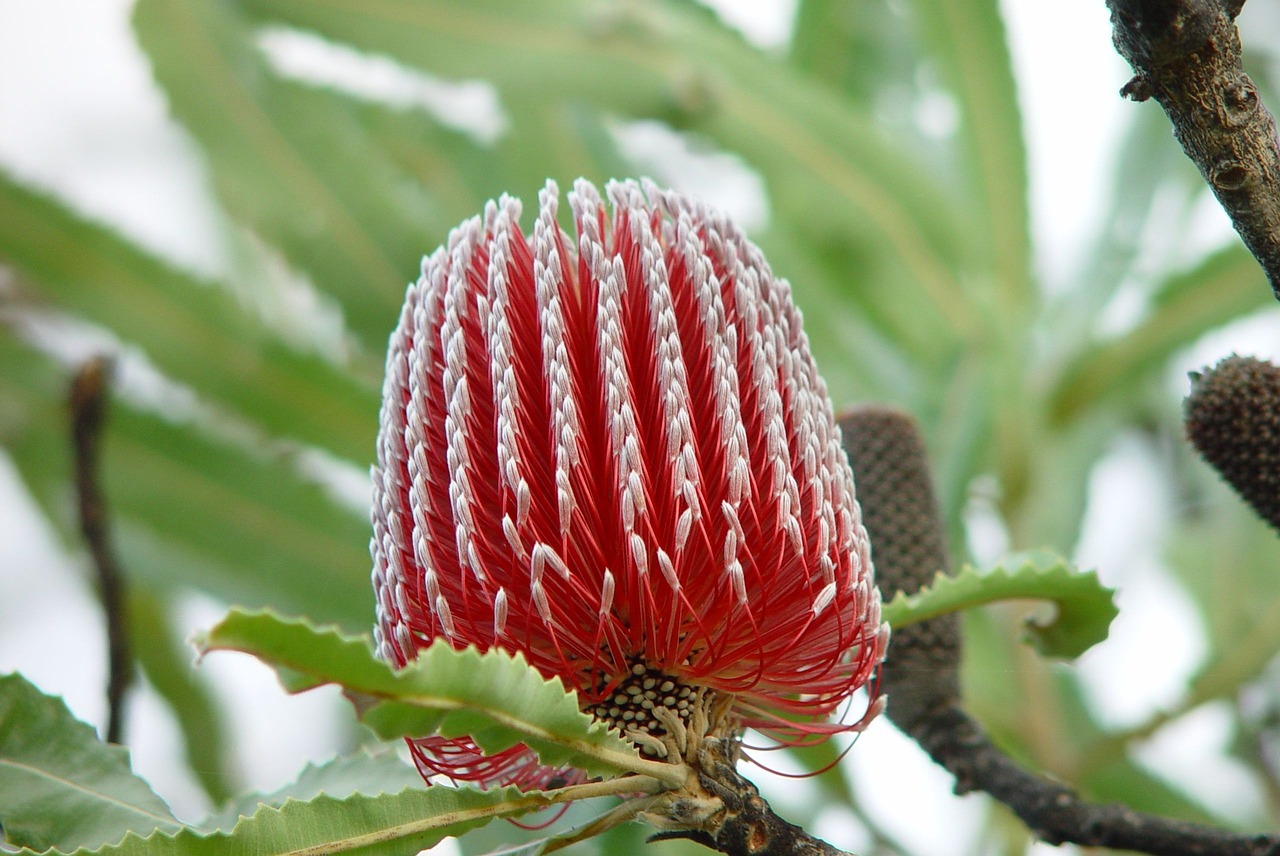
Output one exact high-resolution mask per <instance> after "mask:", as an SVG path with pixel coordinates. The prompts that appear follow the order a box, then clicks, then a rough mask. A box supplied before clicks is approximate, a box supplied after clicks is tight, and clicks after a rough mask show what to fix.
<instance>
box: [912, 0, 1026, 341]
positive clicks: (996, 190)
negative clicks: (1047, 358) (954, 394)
mask: <svg viewBox="0 0 1280 856" xmlns="http://www.w3.org/2000/svg"><path fill="white" fill-rule="evenodd" d="M999 6H1000V4H999V3H998V2H997V0H918V2H916V3H914V4H913V7H914V8H913V17H914V18H915V20H916V25H917V26H918V28H919V29H920V33H921V41H922V43H923V44H924V45H925V46H926V49H927V50H928V51H929V53H931V54H932V55H933V57H934V58H935V59H936V60H937V71H938V76H939V81H938V82H939V84H940V85H941V86H942V87H943V88H945V89H946V90H948V91H949V92H950V93H951V94H952V95H953V96H954V97H955V99H956V101H957V102H958V107H959V112H960V128H959V133H958V135H957V137H958V138H957V140H956V141H955V142H956V143H958V145H957V146H956V148H958V149H959V153H960V157H961V159H962V163H963V167H964V170H963V173H964V177H965V179H966V185H967V188H968V196H967V198H968V200H969V205H968V207H967V209H966V210H967V213H968V216H967V217H966V218H965V220H964V226H965V227H966V231H965V235H966V237H967V238H968V239H969V240H968V241H967V242H966V243H972V245H973V246H976V247H981V248H982V255H983V260H982V263H981V264H982V267H983V268H984V269H985V270H987V271H990V273H991V274H993V284H994V286H995V288H994V289H993V290H991V292H990V293H989V294H987V295H985V299H984V301H983V305H984V307H985V308H986V309H988V310H989V311H990V312H991V313H993V315H994V316H995V317H997V318H999V319H1000V326H1001V329H1003V330H1005V331H1008V330H1010V329H1018V326H1019V325H1022V324H1025V323H1026V321H1027V318H1028V316H1027V310H1028V309H1029V308H1030V307H1029V306H1028V301H1029V300H1030V299H1031V298H1033V297H1034V296H1035V292H1034V291H1033V289H1032V283H1031V278H1030V277H1031V264H1030V255H1031V233H1030V223H1031V218H1030V213H1029V210H1028V204H1029V200H1028V191H1027V152H1026V148H1025V146H1024V144H1023V139H1022V117H1021V114H1020V112H1019V109H1018V94H1017V89H1016V87H1015V85H1014V79H1013V64H1012V60H1011V58H1010V56H1009V49H1008V45H1007V40H1006V38H1005V31H1004V23H1003V21H1002V19H1001V16H1000V8H999Z"/></svg>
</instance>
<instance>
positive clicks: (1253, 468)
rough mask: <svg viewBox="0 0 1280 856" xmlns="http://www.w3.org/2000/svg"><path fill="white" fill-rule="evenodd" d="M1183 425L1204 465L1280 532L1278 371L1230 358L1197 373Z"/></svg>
mask: <svg viewBox="0 0 1280 856" xmlns="http://www.w3.org/2000/svg"><path fill="white" fill-rule="evenodd" d="M1183 419H1184V421H1185V423H1186V429H1187V437H1188V439H1190V440H1191V442H1192V444H1194V445H1195V447H1196V449H1197V450H1198V451H1199V452H1200V454H1201V455H1202V456H1203V457H1204V459H1205V460H1206V461H1208V462H1209V463H1210V464H1212V465H1213V467H1214V469H1216V470H1217V471H1218V472H1219V473H1221V474H1222V477H1223V478H1224V479H1226V480H1227V483H1228V484H1230V485H1231V486H1232V487H1234V488H1235V489H1236V491H1238V492H1239V494H1240V496H1242V497H1243V498H1244V500H1245V501H1246V502H1248V503H1249V505H1251V506H1253V509H1254V510H1255V511H1256V512H1257V513H1258V515H1259V516H1260V517H1262V519H1263V520H1265V521H1267V522H1268V523H1270V524H1271V525H1272V526H1273V527H1275V529H1276V530H1277V531H1280V367H1277V366H1275V365H1274V364H1272V363H1269V362H1267V361H1266V360H1259V359H1256V358H1254V357H1241V356H1237V355H1235V354H1232V355H1231V356H1229V357H1226V358H1224V359H1223V360H1222V361H1221V362H1219V363H1218V364H1217V365H1216V366H1214V367H1213V368H1211V369H1205V371H1204V372H1203V373H1200V372H1193V373H1192V375H1191V394H1190V395H1188V396H1187V400H1186V404H1185V406H1184V413H1183Z"/></svg>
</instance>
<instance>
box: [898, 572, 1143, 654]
mask: <svg viewBox="0 0 1280 856" xmlns="http://www.w3.org/2000/svg"><path fill="white" fill-rule="evenodd" d="M1114 594H1115V592H1114V591H1112V590H1111V589H1109V588H1106V587H1105V586H1103V585H1102V584H1101V583H1100V582H1099V581H1098V575H1097V574H1096V573H1094V572H1093V571H1087V572H1083V573H1082V572H1080V571H1077V570H1075V569H1074V568H1072V567H1071V566H1069V565H1068V564H1067V563H1066V562H1064V561H1062V560H1058V561H1057V562H1054V563H1052V564H1037V563H1033V562H1030V561H1028V562H1024V563H1023V564H1021V565H1018V566H1016V567H997V568H993V569H992V570H990V571H986V572H983V571H980V570H978V569H977V568H975V567H972V566H968V567H965V568H963V569H962V570H961V571H960V572H959V573H958V574H955V575H954V576H947V575H945V574H943V573H941V572H939V574H938V575H937V576H936V577H935V578H934V581H933V584H932V585H930V586H929V587H928V588H925V589H922V590H921V591H919V592H916V593H914V594H907V593H906V592H901V591H900V592H898V593H897V595H896V596H895V597H894V598H893V600H891V601H889V602H888V603H886V604H884V607H883V610H882V615H883V616H884V620H885V621H887V622H889V625H890V626H892V627H895V628H896V627H905V626H907V625H909V624H915V623H916V622H919V621H926V620H928V619H930V618H933V617H935V616H938V615H943V614H945V613H948V612H954V611H956V610H960V609H969V608H971V607H974V606H978V605H980V604H984V603H992V602H994V601H999V600H1014V599H1016V600H1024V599H1030V598H1034V599H1044V600H1051V601H1053V602H1054V604H1056V606H1057V615H1055V616H1054V617H1053V618H1052V619H1051V620H1049V621H1038V620H1036V619H1035V618H1031V619H1028V621H1027V626H1026V630H1027V637H1028V638H1027V641H1028V642H1030V643H1031V644H1032V645H1034V646H1035V647H1036V649H1037V650H1039V651H1040V653H1042V654H1044V655H1046V656H1049V657H1065V658H1073V657H1078V656H1080V655H1081V654H1083V653H1084V652H1085V651H1087V650H1088V649H1089V648H1091V647H1092V646H1094V645H1096V644H1098V643H1099V642H1101V641H1102V640H1104V639H1106V638H1107V630H1108V628H1109V627H1110V626H1111V621H1112V620H1113V619H1114V618H1115V617H1116V615H1117V614H1118V611H1117V609H1116V606H1115V603H1114V602H1113V600H1112V598H1113V595H1114Z"/></svg>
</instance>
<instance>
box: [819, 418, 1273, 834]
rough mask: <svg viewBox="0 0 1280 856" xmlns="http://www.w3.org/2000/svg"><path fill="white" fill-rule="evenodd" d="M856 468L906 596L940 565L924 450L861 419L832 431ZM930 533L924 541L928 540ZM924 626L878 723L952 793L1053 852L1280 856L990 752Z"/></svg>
mask: <svg viewBox="0 0 1280 856" xmlns="http://www.w3.org/2000/svg"><path fill="white" fill-rule="evenodd" d="M840 425H841V429H842V431H843V434H844V440H845V449H846V450H847V451H848V453H849V457H850V460H851V461H852V463H853V469H854V473H855V477H856V478H857V482H858V498H859V501H860V503H861V505H862V510H863V525H864V526H866V529H867V535H868V537H869V538H870V540H871V543H872V545H873V548H874V550H875V552H874V556H875V561H876V573H877V575H878V577H879V581H880V585H881V587H882V589H883V590H884V591H886V592H894V591H897V590H899V589H903V590H906V591H913V590H915V589H916V588H918V587H919V586H920V584H921V583H922V582H923V581H924V580H925V579H927V577H922V574H924V573H925V570H926V569H927V570H928V573H929V574H930V575H931V574H932V573H933V572H934V571H935V570H936V569H939V568H945V567H946V565H947V557H946V552H945V547H944V546H943V545H944V541H943V535H942V533H943V531H944V530H943V528H942V523H941V520H940V519H939V518H938V515H937V511H936V509H935V508H934V506H933V504H932V496H933V490H932V486H931V484H929V483H928V482H929V477H928V467H927V462H926V459H925V457H924V444H923V442H922V441H921V439H920V437H919V433H918V431H917V429H916V426H915V423H914V421H913V420H912V419H911V417H910V416H908V415H906V414H905V413H901V412H899V411H893V410H889V409H886V408H881V407H872V408H864V409H862V410H859V411H855V412H854V413H851V414H849V415H847V416H845V417H844V418H843V419H841V420H840ZM929 530H932V531H929ZM935 621H939V619H932V620H930V621H926V622H921V624H920V625H917V627H919V628H921V629H920V631H919V632H916V633H906V632H899V633H895V634H894V637H893V642H892V644H891V646H890V648H889V656H888V658H887V659H886V661H885V666H884V673H883V677H882V684H881V685H882V687H887V688H888V692H889V705H888V707H887V708H886V713H887V714H888V716H889V718H890V719H892V720H893V721H894V723H895V724H897V725H898V726H899V727H900V728H902V729H903V731H905V732H906V733H907V734H908V735H910V736H911V737H912V738H913V739H914V740H915V741H916V742H917V743H919V744H920V746H921V747H922V748H924V750H925V751H926V752H928V753H929V755H930V757H932V758H933V759H934V761H936V762H937V763H938V764H940V765H941V766H942V767H944V768H945V769H947V770H948V771H949V772H950V773H951V774H952V775H953V776H954V777H955V780H956V792H957V793H967V792H970V791H974V790H981V791H986V792H987V793H989V794H991V796H993V797H995V798H996V799H998V800H1000V801H1001V802H1002V803H1004V804H1005V805H1007V806H1008V807H1009V808H1011V809H1012V810H1013V811H1014V813H1015V814H1017V815H1018V817H1019V818H1021V819H1022V821H1023V823H1025V824H1026V825H1027V828H1028V829H1030V830H1031V831H1032V832H1033V833H1035V834H1036V835H1037V836H1039V837H1040V838H1041V839H1043V840H1044V841H1047V842H1049V843H1050V844H1063V843H1066V842H1072V843H1075V844H1082V845H1085V846H1089V847H1113V848H1116V849H1120V850H1133V851H1137V852H1140V853H1151V854H1160V856H1210V854H1212V856H1280V837H1278V836H1270V835H1241V834H1238V833H1233V832H1226V831H1223V830H1218V829H1211V828H1208V827H1204V826H1198V825H1196V824H1190V823H1184V822H1182V821H1177V820H1172V819H1170V818H1166V817H1157V816H1155V815H1150V814H1144V813H1142V812H1136V811H1132V810H1130V809H1128V808H1126V807H1124V806H1119V805H1098V804H1095V803H1089V802H1086V801H1084V800H1082V799H1080V797H1079V796H1078V795H1077V794H1075V793H1074V792H1073V791H1072V790H1071V789H1069V788H1067V787H1066V786H1064V785H1061V784H1058V783H1057V782H1052V781H1049V780H1047V779H1044V778H1041V777H1039V776H1037V775H1034V774H1033V773H1030V772H1028V771H1026V770H1024V769H1022V768H1021V767H1020V766H1018V765H1017V764H1016V763H1014V761H1013V760H1012V759H1011V758H1009V756H1008V755H1006V754H1005V753H1004V752H1003V751H1001V750H1000V749H999V748H997V747H996V746H994V745H993V744H992V743H991V741H990V739H989V738H988V737H987V735H986V734H985V733H984V732H983V730H982V728H981V727H980V726H979V725H978V724H977V723H976V722H974V721H973V720H972V719H971V718H969V716H968V715H967V714H966V713H965V712H964V710H963V709H962V708H961V706H960V699H959V676H958V671H957V667H958V661H959V638H958V636H956V635H955V634H954V633H953V628H952V627H948V626H947V625H945V624H943V625H934V626H933V627H932V628H930V627H929V625H932V624H933V622H935Z"/></svg>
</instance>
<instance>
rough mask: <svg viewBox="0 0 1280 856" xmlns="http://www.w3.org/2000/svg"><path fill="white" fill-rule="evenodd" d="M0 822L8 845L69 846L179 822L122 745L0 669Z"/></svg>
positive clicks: (112, 839)
mask: <svg viewBox="0 0 1280 856" xmlns="http://www.w3.org/2000/svg"><path fill="white" fill-rule="evenodd" d="M0 826H3V829H4V834H5V841H7V842H8V843H10V844H14V845H17V846H19V847H29V848H32V849H34V850H45V849H48V848H53V847H56V848H59V849H61V850H64V851H69V850H74V849H75V848H77V847H97V846H99V845H101V844H104V843H115V842H117V841H119V840H120V839H121V838H122V837H123V836H124V835H125V833H127V832H142V833H150V832H151V831H152V830H155V829H166V830H175V829H177V828H178V827H179V824H178V822H177V821H176V820H174V818H173V815H172V814H171V813H170V811H169V807H168V806H167V805H165V803H164V801H163V800H162V799H160V798H159V797H158V796H156V795H155V792H154V791H152V790H151V787H150V786H149V785H148V784H147V783H146V782H144V781H143V780H142V779H140V778H138V777H137V776H136V775H134V773H133V771H132V769H130V766H129V752H128V750H126V749H123V748H121V747H119V746H112V745H109V744H106V743H103V742H102V741H101V740H99V739H98V735H97V734H96V733H95V732H94V730H93V729H92V728H91V727H89V726H88V725H85V724H84V723H83V722H80V721H79V720H77V719H76V718H75V717H74V716H72V715H71V711H69V710H67V706H66V705H65V704H64V703H63V702H62V699H60V698H53V697H51V696H47V695H45V694H44V693H42V692H40V690H38V689H36V687H35V686H33V685H32V684H31V683H30V682H28V681H27V679H26V678H24V677H22V676H21V675H17V674H10V675H4V676H0Z"/></svg>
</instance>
